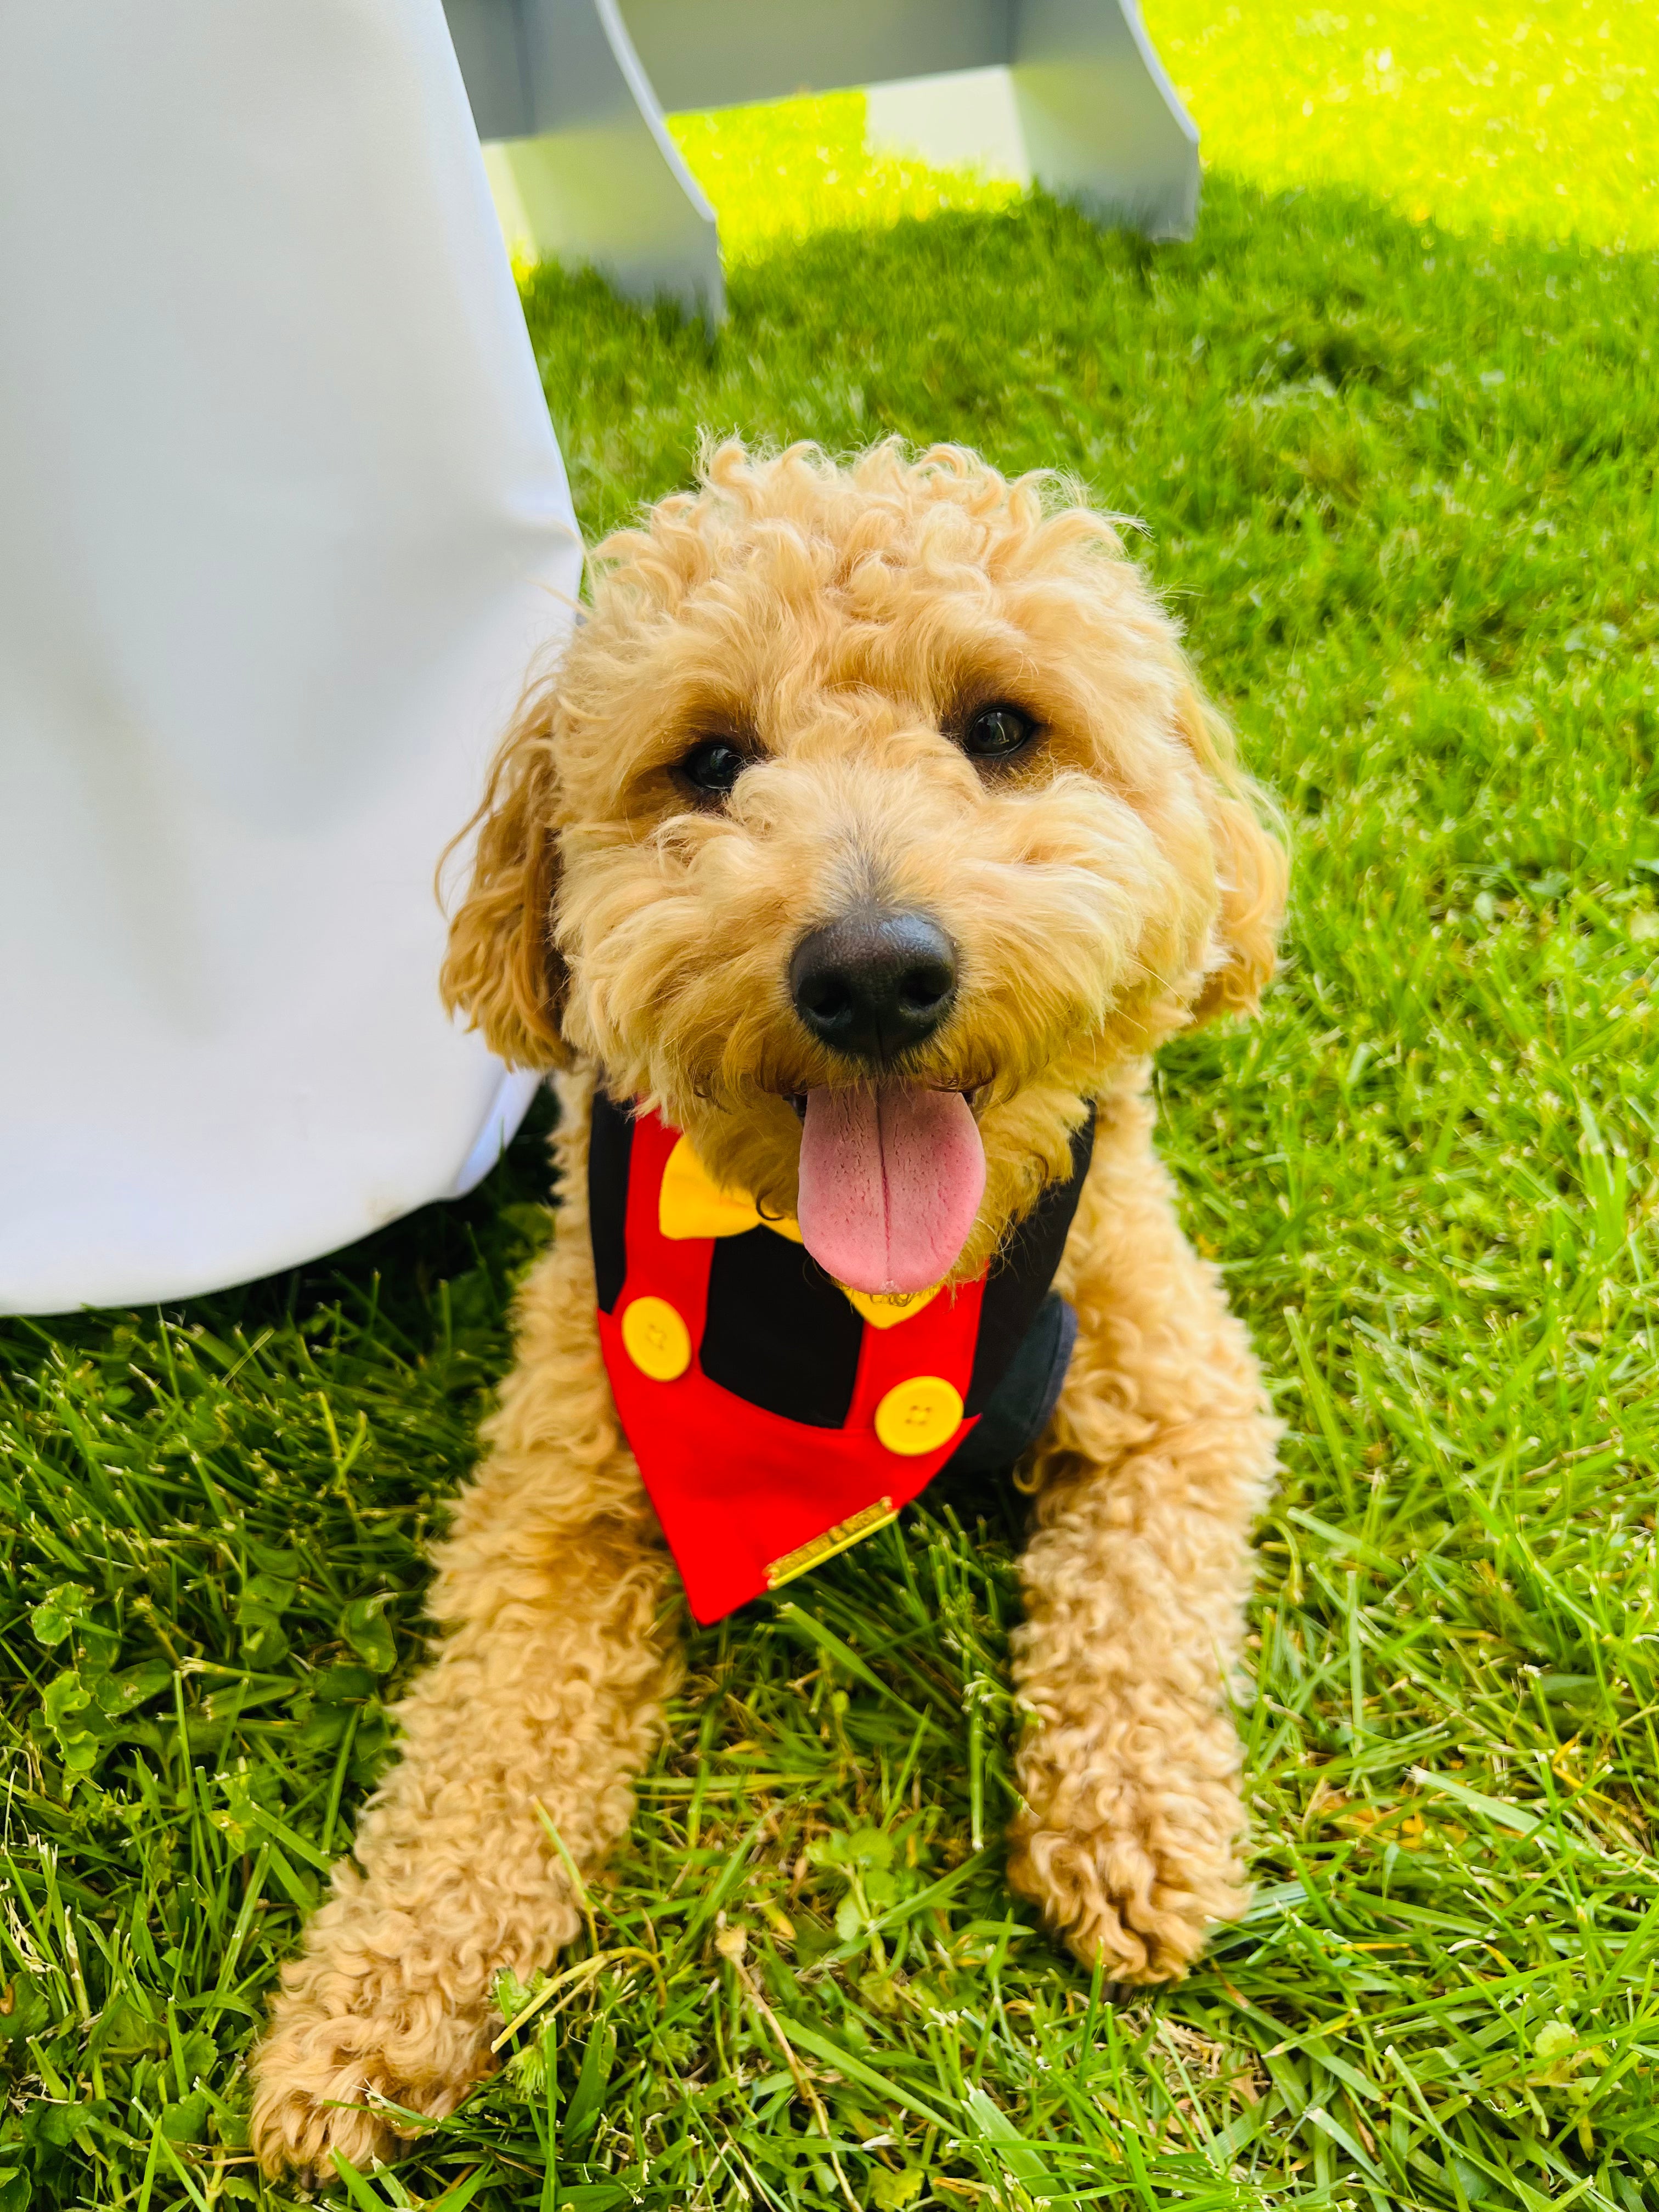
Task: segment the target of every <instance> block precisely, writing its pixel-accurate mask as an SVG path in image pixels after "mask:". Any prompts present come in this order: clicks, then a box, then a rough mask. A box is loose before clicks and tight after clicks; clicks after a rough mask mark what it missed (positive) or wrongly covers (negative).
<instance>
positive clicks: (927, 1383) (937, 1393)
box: [876, 1375, 962, 1459]
mask: <svg viewBox="0 0 1659 2212" xmlns="http://www.w3.org/2000/svg"><path fill="white" fill-rule="evenodd" d="M961 1421H962V1400H961V1399H960V1397H959V1396H958V1395H957V1393H956V1392H955V1391H954V1390H953V1389H951V1385H950V1384H949V1383H947V1382H946V1381H945V1377H944V1376H942V1375H917V1376H913V1377H912V1378H911V1380H910V1381H909V1382H908V1383H894V1385H893V1387H892V1389H890V1391H889V1392H888V1393H887V1395H886V1396H885V1397H884V1399H883V1400H882V1401H881V1403H880V1405H878V1407H877V1408H876V1434H877V1435H878V1437H880V1438H881V1440H882V1442H883V1443H884V1444H885V1445H886V1447H887V1449H888V1450H889V1451H890V1452H900V1453H902V1455H904V1457H905V1458H907V1459H913V1458H915V1455H916V1454H917V1453H918V1452H926V1451H933V1450H935V1449H937V1448H938V1446H939V1445H940V1444H942V1443H949V1442H950V1440H951V1437H953V1436H954V1435H955V1434H956V1431H957V1428H958V1427H959V1426H960V1425H961Z"/></svg>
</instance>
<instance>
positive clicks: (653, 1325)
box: [622, 1298, 691, 1383]
mask: <svg viewBox="0 0 1659 2212" xmlns="http://www.w3.org/2000/svg"><path fill="white" fill-rule="evenodd" d="M622 1336H623V1343H624V1344H625V1345H626V1346H627V1347H628V1356H629V1358H630V1359H631V1360H632V1361H633V1363H634V1364H635V1367H637V1368H638V1369H639V1370H640V1371H641V1374H645V1375H648V1376H650V1377H651V1380H652V1381H653V1383H671V1382H672V1381H673V1380H674V1377H675V1376H677V1375H684V1372H685V1370H686V1369H687V1368H688V1367H689V1366H690V1364H691V1338H690V1334H689V1332H688V1331H687V1329H686V1326H685V1323H684V1322H683V1321H682V1320H681V1319H680V1317H679V1316H678V1314H677V1313H676V1312H675V1310H674V1309H673V1307H672V1306H671V1305H670V1304H669V1303H668V1301H667V1299H666V1298H635V1300H634V1302H633V1304H631V1305H630V1306H629V1307H628V1309H627V1310H626V1311H625V1312H624V1313H623V1317H622Z"/></svg>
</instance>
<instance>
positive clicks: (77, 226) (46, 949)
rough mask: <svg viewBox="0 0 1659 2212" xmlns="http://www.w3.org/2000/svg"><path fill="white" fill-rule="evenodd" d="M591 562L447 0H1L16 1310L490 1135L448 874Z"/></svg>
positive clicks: (231, 1237)
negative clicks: (445, 949) (450, 988)
mask: <svg viewBox="0 0 1659 2212" xmlns="http://www.w3.org/2000/svg"><path fill="white" fill-rule="evenodd" d="M579 570H580V545H579V541H578V538H577V534H576V530H575V526H574V520H573V517H572V513H571V509H570V502H569V497H568V491H567V489H566V484H565V477H564V471H563V468H562V464H561V461H560V459H559V454H558V450H557V447H556V444H555V442H554V440H553V437H552V435H551V433H550V429H549V427H548V421H547V414H546V410H545V407H544V404H543V399H542V395H541V392H540V389H539V386H538V380H537V375H536V370H535V365H534V362H533V360H532V356H531V351H530V346H529V343H528V340H527V337H526V332H525V329H524V324H523V319H522V317H521V315H520V310H519V305H518V301H517V298H516V295H515V294H514V291H513V282H512V276H511V271H510V270H509V269H508V267H507V261H506V258H505V253H504V250H503V248H502V246H501V238H500V234H499V232H498V230H497V228H496V224H495V217H494V214H493V212H492V209H491V205H490V200H489V190H488V186H487V185H486V182H485V178H484V173H483V164H482V161H481V158H480V155H479V151H478V145H477V137H476V135H475V133H474V131H473V129H472V125H471V117H470V115H469V112H468V108H467V103H466V97H465V92H464V90H463V88H462V85H461V82H460V77H459V72H458V70H457V68H456V64H455V61H454V57H453V52H452V50H451V47H450V44H449V40H448V36H447V32H446V29H445V27H444V21H443V15H442V12H441V6H440V0H143V5H134V4H129V0H119V4H115V5H112V4H111V0H9V4H8V5H7V6H6V7H5V8H4V9H3V10H0V1310H12V1311H26V1312H27V1311H34V1312H53V1311H59V1310H64V1309H67V1308H70V1307H73V1306H76V1305H80V1304H112V1303H125V1302H127V1301H136V1300H148V1299H155V1298H171V1297H179V1296H182V1295H185V1294H187V1293H191V1292H194V1291H202V1290H207V1289H212V1288H216V1287H219V1286H222V1285H227V1284H230V1283H235V1282H240V1281H245V1280H247V1279H251V1278H252V1277H255V1276H258V1275H260V1274H264V1273H268V1272H270V1271H271V1270H273V1269H276V1268H279V1267H286V1266H289V1265H291V1264H293V1263H294V1262H295V1261H301V1260H303V1259H306V1258H308V1257H311V1256H313V1255H316V1254H319V1253H320V1252H324V1251H327V1250H331V1249H334V1248H335V1247H337V1246H338V1245H340V1244H342V1243H346V1242H347V1241H349V1239H351V1238H353V1237H357V1236H360V1235H362V1234H363V1233H364V1232H365V1231H368V1230H370V1229H372V1228H374V1227H375V1226H377V1225H380V1224H382V1223H385V1222H387V1221H390V1220H392V1218H395V1217H396V1216H398V1215H399V1214H402V1213H404V1212H407V1211H408V1210H409V1209H410V1208H411V1207H413V1206H418V1205H420V1204H422V1202H424V1201H425V1200H428V1199H432V1198H436V1197H441V1196H444V1195H447V1194H455V1193H457V1192H459V1191H460V1190H462V1189H465V1188H468V1187H469V1186H470V1184H471V1182H473V1181H476V1180H477V1176H480V1175H481V1174H482V1173H483V1171H484V1170H485V1169H486V1168H487V1167H488V1166H489V1164H490V1163H491V1162H492V1161H493V1160H494V1158H495V1157H496V1155H497V1153H498V1152H499V1149H500V1147H501V1143H502V1142H503V1141H504V1139H505V1138H506V1136H507V1134H510V1133H511V1129H512V1127H513V1126H514V1125H515V1123H516V1121H517V1120H518V1118H519V1116H520V1114H521V1113H522V1111H523V1109H524V1106H525V1104H526V1103H527V1100H528V1097H529V1095H530V1090H531V1087H532V1086H531V1085H530V1083H529V1081H528V1079H521V1078H517V1077H512V1076H509V1075H508V1074H507V1072H506V1071H505V1070H504V1069H503V1068H502V1067H501V1066H500V1064H499V1063H498V1062H496V1061H495V1060H492V1059H491V1058H490V1056H489V1054H487V1053H486V1052H485V1051H484V1049H483V1046H482V1045H481V1044H480V1043H479V1042H478V1041H477V1039H476V1038H473V1037H470V1036H465V1035H463V1034H461V1033H460V1032H459V1030H456V1029H455V1028H453V1026H452V1025H451V1024H450V1023H449V1022H448V1021H447V1018H446V1017H445V1016H444V1014H443V1012H442V1010H441V1006H439V1003H438V999H437V993H436V981H435V979H436V974H437V969H438V965H439V962H440V959H441V950H442V938H443V925H442V920H441V915H440V914H439V912H438V910H437V908H436V905H435V902H434V898H433V894H432V874H433V869H434V866H435V862H436V860H437V857H438V854H439V853H440V851H441V848H442V847H443V845H444V843H445V842H446V840H447V838H448V837H449V836H451V835H452V834H453V831H454V830H455V829H457V828H458V827H459V825H460V823H462V822H463V821H465V818H466V817H467V815H468V814H469V813H470V811H471V807H472V805H473V804H474V802H475V800H476V798H477V792H478V789H479V787H480V783H481V779H482V775H483V765H484V763H485V761H486V760H487V757H488V755H489V750H490V749H491V746H492V744H493V741H494V739H495V735H496V733H497V732H499V730H500V728H501V725H502V723H503V721H504V720H505V718H506V716H507V713H508V711H509V710H510V708H511V705H512V702H513V697H514V696H515V695H516V692H517V690H518V687H519V684H520V680H521V679H522V677H523V675H524V672H525V670H526V664H527V663H528V662H529V661H530V659H532V654H533V653H534V652H535V651H536V650H537V648H538V647H545V645H546V644H547V642H548V641H549V640H550V639H552V638H555V637H556V636H557V635H562V631H563V629H564V627H565V625H566V624H567V623H568V610H569V606H570V603H571V602H572V601H573V600H574V596H575V592H576V587H577V581H578V575H579Z"/></svg>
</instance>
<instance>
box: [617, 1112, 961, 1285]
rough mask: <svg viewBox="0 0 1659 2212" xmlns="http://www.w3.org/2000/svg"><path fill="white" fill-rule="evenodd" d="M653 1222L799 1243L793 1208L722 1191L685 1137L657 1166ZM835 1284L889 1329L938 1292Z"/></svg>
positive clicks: (674, 1231)
mask: <svg viewBox="0 0 1659 2212" xmlns="http://www.w3.org/2000/svg"><path fill="white" fill-rule="evenodd" d="M657 1224H658V1226H659V1228H660V1229H661V1231H662V1233H663V1235H664V1236H665V1237H674V1238H676V1239H679V1238H684V1237H742V1236H744V1235H746V1234H747V1233H748V1231H750V1230H751V1229H769V1230H771V1231H773V1232H774V1233H775V1235H776V1236H779V1237H787V1238H788V1239H789V1242H790V1243H792V1244H799V1243H802V1242H803V1239H802V1237H801V1233H800V1225H799V1223H798V1222H797V1221H796V1219H795V1217H794V1215H793V1213H784V1214H769V1213H763V1212H761V1211H760V1209H759V1207H758V1206H757V1205H756V1204H755V1201H754V1200H753V1199H752V1198H750V1197H748V1196H746V1195H745V1194H744V1192H742V1191H740V1190H722V1189H721V1188H720V1185H719V1184H718V1183H717V1182H715V1181H714V1178H713V1177H712V1176H710V1174H709V1172H708V1169H707V1168H705V1167H704V1165H703V1164H702V1161H701V1160H700V1159H699V1158H697V1156H696V1153H695V1152H693V1151H692V1149H691V1146H690V1139H687V1138H685V1137H682V1138H681V1139H680V1140H679V1142H678V1144H677V1145H676V1146H675V1147H674V1149H673V1151H672V1152H671V1153H670V1154H669V1155H668V1165H667V1166H666V1167H665V1169H664V1170H663V1171H662V1190H661V1193H660V1194H659V1198H658V1200H657ZM840 1287H841V1290H842V1295H843V1296H844V1297H846V1299H847V1300H848V1304H850V1305H851V1306H852V1308H853V1310H854V1312H855V1313H857V1314H859V1315H860V1316H862V1318H863V1319H864V1320H866V1321H867V1322H869V1323H870V1325H871V1327H872V1328H892V1327H893V1325H894V1323H895V1322H901V1321H908V1319H909V1317H910V1316H911V1315H912V1314H915V1313H920V1312H921V1309H922V1308H923V1307H924V1306H925V1305H926V1304H927V1302H928V1300H929V1299H930V1298H933V1297H937V1296H938V1294H939V1289H940V1287H941V1286H940V1285H939V1284H938V1283H935V1284H934V1285H933V1288H932V1289H931V1290H926V1291H893V1292H886V1291H877V1292H874V1293H872V1292H870V1291H849V1290H848V1287H847V1285H846V1284H845V1283H843V1284H842V1285H841V1286H840Z"/></svg>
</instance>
